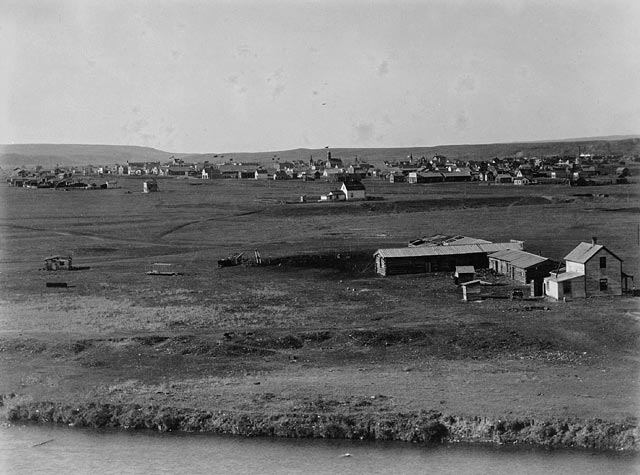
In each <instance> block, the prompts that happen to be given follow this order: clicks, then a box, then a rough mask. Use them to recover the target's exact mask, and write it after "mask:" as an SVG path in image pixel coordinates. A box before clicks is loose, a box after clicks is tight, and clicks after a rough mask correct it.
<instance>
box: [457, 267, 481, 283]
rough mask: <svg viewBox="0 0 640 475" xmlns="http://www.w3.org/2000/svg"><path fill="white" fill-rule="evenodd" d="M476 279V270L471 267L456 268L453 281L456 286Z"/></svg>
mask: <svg viewBox="0 0 640 475" xmlns="http://www.w3.org/2000/svg"><path fill="white" fill-rule="evenodd" d="M475 277H476V269H475V268H474V267H473V266H456V273H455V274H454V280H455V283H456V285H460V284H463V283H465V282H470V281H472V280H474V279H475Z"/></svg>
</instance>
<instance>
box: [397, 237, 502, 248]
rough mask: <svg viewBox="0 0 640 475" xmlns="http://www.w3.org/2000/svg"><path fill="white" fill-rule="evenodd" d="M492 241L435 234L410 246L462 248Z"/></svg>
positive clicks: (412, 242) (413, 242)
mask: <svg viewBox="0 0 640 475" xmlns="http://www.w3.org/2000/svg"><path fill="white" fill-rule="evenodd" d="M490 243H491V241H487V240H485V239H479V238H474V237H469V236H460V235H456V236H452V235H446V234H434V235H433V236H426V237H423V238H420V239H416V240H414V241H411V242H409V246H460V245H466V244H490Z"/></svg>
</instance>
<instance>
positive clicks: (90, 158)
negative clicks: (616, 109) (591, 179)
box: [0, 136, 640, 171]
mask: <svg viewBox="0 0 640 475" xmlns="http://www.w3.org/2000/svg"><path fill="white" fill-rule="evenodd" d="M330 150H331V154H332V156H333V157H337V158H343V159H345V161H346V162H347V163H352V162H353V160H354V159H355V157H358V159H359V160H361V161H363V162H367V163H370V164H372V165H376V166H381V165H382V164H383V163H384V161H397V160H403V159H405V158H406V157H408V156H409V155H413V157H414V158H420V157H422V156H425V157H431V156H433V155H444V156H446V157H449V158H451V159H461V160H476V161H479V160H490V159H491V158H494V157H513V156H515V155H517V154H522V155H523V156H529V157H531V156H538V157H539V156H548V155H567V156H576V155H577V154H578V152H581V153H591V154H595V155H612V154H616V155H621V156H624V157H630V156H638V155H640V136H610V137H596V138H582V139H567V140H560V141H556V140H549V141H540V142H518V143H497V144H464V145H439V146H430V147H395V148H331V149H330ZM326 154H327V149H326V148H319V149H307V148H299V149H294V150H281V151H267V152H240V153H236V152H226V153H201V154H187V153H171V152H164V151H162V150H157V149H154V148H149V147H136V146H128V145H62V144H16V145H0V167H1V168H3V169H4V170H5V171H10V170H11V169H13V168H15V167H20V166H26V167H32V166H36V165H41V166H43V167H45V168H50V167H53V166H55V165H56V164H58V165H61V166H71V165H76V166H77V165H109V164H114V163H126V162H127V161H129V162H153V161H160V162H166V161H168V160H169V159H170V158H171V157H172V156H176V157H180V158H182V159H184V160H185V161H186V162H203V161H208V162H210V163H224V162H229V161H234V162H243V161H244V162H258V163H260V164H262V165H268V164H271V163H275V162H276V161H280V162H284V161H293V160H303V161H305V162H308V161H309V159H310V158H311V157H313V159H314V160H318V159H321V158H324V157H325V156H326Z"/></svg>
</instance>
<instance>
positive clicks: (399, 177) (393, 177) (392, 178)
mask: <svg viewBox="0 0 640 475" xmlns="http://www.w3.org/2000/svg"><path fill="white" fill-rule="evenodd" d="M405 181H407V176H406V175H405V174H404V173H402V172H392V173H389V183H404V182H405Z"/></svg>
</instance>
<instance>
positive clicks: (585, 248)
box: [564, 242, 622, 264]
mask: <svg viewBox="0 0 640 475" xmlns="http://www.w3.org/2000/svg"><path fill="white" fill-rule="evenodd" d="M601 249H604V250H606V251H607V252H608V253H609V254H611V255H612V256H613V257H615V258H616V259H618V260H619V261H622V259H620V258H619V257H618V256H616V255H615V254H614V253H613V252H611V251H610V250H609V249H607V248H606V247H604V246H603V245H602V244H593V243H590V242H581V243H580V244H578V245H577V246H576V247H575V249H574V250H573V251H571V252H570V253H569V254H567V255H566V256H564V259H565V260H566V261H571V262H577V263H579V264H584V263H586V262H587V261H588V260H589V259H591V258H592V257H593V256H595V255H596V254H597V253H598V252H599V251H600V250H601Z"/></svg>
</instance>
